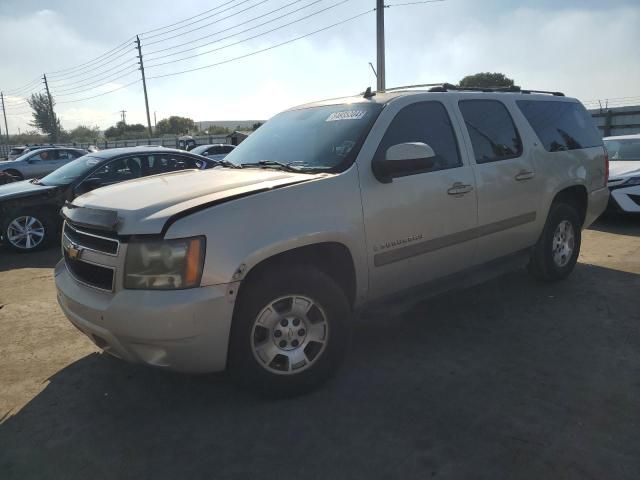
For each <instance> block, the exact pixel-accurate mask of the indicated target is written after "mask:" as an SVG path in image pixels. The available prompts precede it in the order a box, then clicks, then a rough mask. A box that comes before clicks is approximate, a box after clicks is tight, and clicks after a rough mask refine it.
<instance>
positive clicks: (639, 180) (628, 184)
mask: <svg viewBox="0 0 640 480" xmlns="http://www.w3.org/2000/svg"><path fill="white" fill-rule="evenodd" d="M622 185H624V186H625V187H631V186H633V185H640V177H631V178H630V179H628V180H627V181H626V182H624V183H623V184H622Z"/></svg>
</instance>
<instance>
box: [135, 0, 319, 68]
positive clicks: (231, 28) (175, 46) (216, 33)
mask: <svg viewBox="0 0 640 480" xmlns="http://www.w3.org/2000/svg"><path fill="white" fill-rule="evenodd" d="M301 1H303V0H295V1H293V2H290V3H287V4H286V5H284V6H282V7H279V8H276V9H275V10H271V11H270V12H267V13H265V14H262V15H258V16H256V17H253V18H250V19H249V20H245V21H244V22H240V23H238V24H236V25H233V26H231V27H228V28H225V29H222V30H218V31H217V32H213V33H209V34H207V35H203V36H202V37H198V38H196V39H194V40H190V41H188V42H184V43H179V44H177V45H173V46H171V47H166V48H161V49H159V50H154V51H153V52H149V53H147V55H153V54H156V53H160V52H165V51H167V50H173V49H174V48H179V47H184V46H185V45H191V44H192V43H195V42H199V41H200V40H204V39H205V38H210V37H213V36H214V35H218V34H219V33H224V32H227V31H229V30H233V29H235V28H238V27H239V26H241V25H245V24H247V23H251V22H253V21H254V20H258V19H260V18H263V17H266V16H268V15H271V14H272V13H275V12H277V11H279V10H283V9H285V8H288V7H290V6H291V5H294V4H296V3H299V2H301ZM323 1H324V0H315V1H313V2H311V3H310V4H308V5H304V6H302V7H300V8H298V9H296V10H292V11H291V12H289V13H285V14H284V15H280V16H279V17H276V18H274V19H272V20H269V21H268V22H264V23H261V24H260V25H256V26H254V27H251V28H258V27H261V26H262V25H266V24H267V23H270V22H274V21H276V20H279V19H281V18H283V17H286V16H287V15H291V14H293V13H296V12H299V11H300V10H304V9H305V8H309V7H311V6H313V5H315V4H316V3H319V2H323ZM246 31H248V30H244V31H242V32H237V33H235V34H234V35H238V34H239V33H244V32H246ZM220 40H222V39H219V40H216V41H214V42H209V43H203V44H202V45H199V46H198V47H196V48H201V47H205V46H207V45H211V44H212V43H215V42H218V41H220ZM156 58H163V57H156ZM150 60H152V59H150Z"/></svg>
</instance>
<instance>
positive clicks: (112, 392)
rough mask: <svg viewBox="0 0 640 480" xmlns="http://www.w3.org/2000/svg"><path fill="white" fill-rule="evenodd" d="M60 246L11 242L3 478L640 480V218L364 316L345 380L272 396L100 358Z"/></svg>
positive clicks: (1, 395) (1, 356)
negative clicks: (58, 266) (574, 259)
mask: <svg viewBox="0 0 640 480" xmlns="http://www.w3.org/2000/svg"><path fill="white" fill-rule="evenodd" d="M58 256H59V252H58V250H57V249H55V248H54V249H51V250H48V251H45V252H42V253H39V254H36V255H29V256H25V255H14V254H11V253H9V252H7V251H6V250H0V478H2V479H21V480H22V479H29V478H56V479H57V478H61V479H62V478H64V479H67V478H69V479H70V478H78V479H80V478H82V479H86V478H92V479H94V480H98V479H104V478H135V479H145V478H154V479H157V478H179V477H180V478H208V479H211V478H214V479H223V478H233V479H245V478H246V479H250V478H251V479H253V478H261V479H262V478H269V479H270V478H273V479H286V478H293V477H296V478H304V479H316V478H317V479H323V480H326V479H343V478H345V479H346V478H349V479H353V478H366V479H373V478H402V479H413V478H416V479H418V478H420V479H424V478H446V479H469V478H474V479H483V478H486V479H491V480H495V479H503V478H504V479H528V478H531V479H574V478H575V479H607V480H609V479H627V478H628V479H634V480H635V479H637V478H640V219H637V218H635V219H629V218H611V219H607V220H606V221H601V222H599V223H598V224H597V225H595V226H594V227H592V228H591V229H590V230H588V231H585V232H584V238H583V253H582V255H581V257H580V262H579V264H578V265H577V267H576V270H575V272H574V273H573V275H572V276H571V277H570V278H569V279H568V280H566V281H564V282H561V283H558V284H554V285H544V284H539V283H536V282H534V281H533V280H532V279H530V278H529V277H528V276H527V274H526V273H525V272H523V271H518V272H514V273H510V274H508V275H505V276H502V277H500V278H497V279H495V280H492V281H490V282H488V283H485V284H483V285H481V286H478V287H474V288H471V289H468V290H464V291H457V292H451V293H449V294H446V295H444V296H441V297H438V298H435V299H432V300H429V301H427V302H424V303H422V304H421V305H419V306H418V307H416V308H414V309H413V310H411V311H410V312H409V313H407V314H404V315H402V317H400V318H397V317H395V318H394V317H387V316H379V317H376V318H374V319H367V318H364V319H361V320H360V321H358V322H357V325H356V326H355V333H354V344H353V351H352V353H351V355H350V356H349V358H348V360H347V362H346V364H345V365H344V367H343V369H342V371H341V372H340V374H339V375H338V376H337V378H335V379H334V380H333V381H331V382H330V383H329V384H328V385H326V386H325V387H324V388H322V389H320V390H319V391H317V392H314V393H312V394H310V395H308V396H305V397H301V398H296V399H290V400H281V401H265V400H260V399H257V398H253V397H251V396H249V395H247V394H245V393H242V392H239V391H237V390H235V389H234V388H233V387H232V386H231V385H230V384H229V383H228V382H227V380H226V378H225V376H224V375H204V376H185V375H179V374H173V373H169V372H163V371H159V370H154V369H150V368H146V367H142V366H136V365H130V364H126V363H124V362H121V361H119V360H116V359H112V358H110V357H108V356H105V355H102V354H100V353H99V351H98V350H97V349H96V348H95V347H94V346H93V344H92V343H91V342H90V341H89V340H88V339H86V338H85V337H84V336H82V335H80V334H79V332H77V331H76V330H75V329H74V328H73V327H72V326H71V325H70V324H69V323H68V322H67V321H66V319H65V318H64V317H63V315H62V314H61V312H60V310H59V309H58V306H57V304H56V301H55V289H54V285H53V280H52V267H53V265H54V264H55V262H56V261H57V259H58Z"/></svg>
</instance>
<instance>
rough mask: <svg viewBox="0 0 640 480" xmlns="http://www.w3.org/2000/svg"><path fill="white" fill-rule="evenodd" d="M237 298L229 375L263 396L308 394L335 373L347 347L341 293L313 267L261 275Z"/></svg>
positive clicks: (346, 317) (346, 308)
mask: <svg viewBox="0 0 640 480" xmlns="http://www.w3.org/2000/svg"><path fill="white" fill-rule="evenodd" d="M250 282H251V283H250V284H248V285H247V286H246V287H245V289H244V290H243V291H242V293H241V296H240V298H238V305H237V307H236V313H235V315H234V320H233V325H232V331H231V340H230V345H229V371H230V373H231V375H232V378H233V379H234V380H235V381H236V383H238V384H240V385H241V386H242V387H245V388H248V389H251V390H254V391H257V392H259V393H261V394H265V395H268V396H276V397H280V396H292V395H299V394H302V393H305V392H308V391H310V390H312V389H314V388H315V387H317V386H319V385H320V384H321V383H323V382H324V381H326V380H327V379H328V378H329V377H330V376H331V375H332V374H333V373H335V371H336V370H337V368H338V366H339V364H340V362H341V360H342V358H343V357H344V354H345V353H346V351H347V348H348V344H349V319H350V316H351V309H350V307H349V303H348V301H347V298H346V296H345V294H344V292H343V291H342V290H341V289H340V287H339V286H338V285H337V284H336V282H335V281H333V279H332V278H331V277H329V276H328V275H326V274H324V273H322V272H320V271H318V270H317V269H315V268H313V267H305V266H296V267H289V268H284V269H278V270H275V269H274V270H269V271H265V272H263V273H262V274H258V275H257V276H256V277H254V278H253V279H251V281H250Z"/></svg>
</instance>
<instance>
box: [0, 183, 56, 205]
mask: <svg viewBox="0 0 640 480" xmlns="http://www.w3.org/2000/svg"><path fill="white" fill-rule="evenodd" d="M54 188H57V187H50V186H47V185H41V184H39V183H32V182H31V180H22V181H21V182H11V183H7V184H5V185H0V202H2V201H3V200H9V199H12V198H19V197H26V196H29V195H36V194H40V193H42V192H45V191H47V190H53V189H54Z"/></svg>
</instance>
